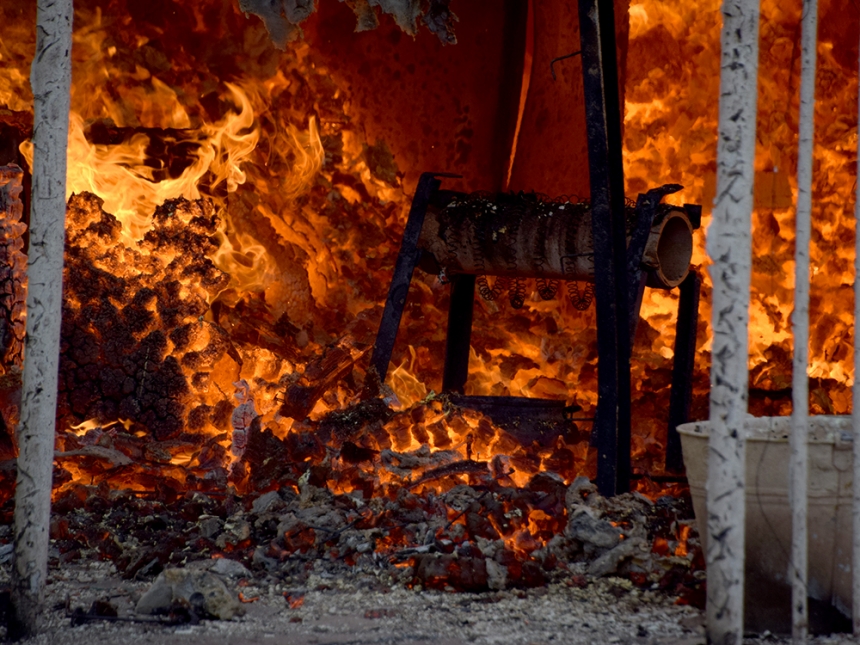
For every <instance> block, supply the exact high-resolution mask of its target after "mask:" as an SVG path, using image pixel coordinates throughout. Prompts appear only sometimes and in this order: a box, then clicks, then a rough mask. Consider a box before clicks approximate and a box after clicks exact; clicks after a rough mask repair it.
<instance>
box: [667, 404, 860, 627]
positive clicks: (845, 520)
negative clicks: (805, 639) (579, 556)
mask: <svg viewBox="0 0 860 645" xmlns="http://www.w3.org/2000/svg"><path fill="white" fill-rule="evenodd" d="M809 423H810V428H809V430H810V439H809V514H808V527H809V597H810V621H811V623H812V625H811V626H812V628H813V629H815V630H816V631H824V632H827V633H829V632H831V631H834V630H836V629H838V628H839V627H841V626H843V625H837V624H836V623H841V622H844V621H845V618H846V617H850V616H851V538H852V528H851V482H852V474H851V463H852V440H851V418H850V417H847V416H816V417H810V421H809ZM790 424H791V419H790V418H789V417H764V418H755V417H749V418H748V421H747V424H746V428H745V429H746V432H747V435H746V436H747V445H746V446H747V447H746V449H747V464H746V491H747V495H746V515H747V516H746V566H745V569H746V601H745V606H744V611H745V622H746V627H747V629H750V630H754V631H763V630H765V629H769V630H770V631H772V632H786V631H787V632H790V631H791V615H790V611H789V605H790V598H791V591H790V586H789V579H788V567H789V553H790V551H791V508H790V507H789V502H788V463H789V455H790V451H789V445H788V436H789V432H790ZM709 431H710V423H709V422H707V421H704V422H698V423H687V424H684V425H681V426H679V427H678V432H680V434H681V444H682V447H683V451H684V464H685V466H686V469H687V477H688V479H689V482H690V493H691V495H692V497H693V507H694V510H695V513H696V519H697V524H698V526H699V533H700V535H701V539H702V544H703V546H706V544H705V542H706V539H707V531H706V521H705V520H704V518H706V517H707V509H706V503H705V502H706V496H705V482H706V480H707V476H708V434H709ZM832 608H835V609H836V610H838V613H837V612H836V611H833V609H832ZM840 613H841V614H842V616H840V615H839V614H840Z"/></svg>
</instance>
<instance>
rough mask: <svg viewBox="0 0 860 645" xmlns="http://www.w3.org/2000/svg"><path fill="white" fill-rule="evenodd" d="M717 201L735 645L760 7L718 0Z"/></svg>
mask: <svg viewBox="0 0 860 645" xmlns="http://www.w3.org/2000/svg"><path fill="white" fill-rule="evenodd" d="M722 13H723V29H722V37H721V50H722V51H721V61H720V68H721V69H720V116H719V126H718V140H717V194H716V198H715V200H714V210H713V219H712V222H711V227H710V229H709V230H708V241H707V249H708V255H710V257H711V260H712V262H713V264H712V265H711V267H710V272H711V277H712V280H713V285H714V291H713V318H712V326H713V330H714V341H713V350H712V356H713V359H712V361H713V362H712V365H711V396H710V399H711V401H710V402H711V405H710V408H711V411H710V420H711V437H710V441H709V451H708V479H707V484H706V489H707V505H708V552H707V566H708V599H707V638H708V642H709V643H719V644H720V645H731V644H733V643H734V644H736V645H741V642H742V639H743V625H744V612H743V609H744V548H745V547H744V545H745V535H744V523H745V520H746V489H745V483H746V438H745V436H744V421H745V418H746V414H747V397H748V393H749V366H748V365H749V339H748V334H749V301H750V274H751V271H752V239H751V238H752V231H751V228H752V227H751V219H752V208H753V178H754V175H755V172H754V164H753V161H754V159H755V130H756V99H757V94H758V92H757V90H758V24H759V3H758V0H723V5H722Z"/></svg>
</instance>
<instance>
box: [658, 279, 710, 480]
mask: <svg viewBox="0 0 860 645" xmlns="http://www.w3.org/2000/svg"><path fill="white" fill-rule="evenodd" d="M700 286H701V279H700V278H699V274H698V273H697V272H696V271H695V270H692V271H690V274H689V275H688V276H687V278H686V279H685V280H684V281H683V282H682V283H681V299H680V302H679V303H678V324H677V327H676V332H675V358H674V364H673V366H672V393H671V395H670V397H669V434H668V439H667V441H666V470H669V471H674V472H680V471H682V470H684V456H683V454H682V453H681V437H680V435H679V434H678V426H679V425H681V424H682V423H686V422H687V421H688V420H689V418H690V405H691V404H692V401H693V367H694V364H695V358H696V328H697V327H698V323H699V290H700Z"/></svg>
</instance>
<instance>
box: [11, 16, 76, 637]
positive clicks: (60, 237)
mask: <svg viewBox="0 0 860 645" xmlns="http://www.w3.org/2000/svg"><path fill="white" fill-rule="evenodd" d="M72 14H73V9H72V0H38V4H37V18H36V20H37V24H36V54H35V57H34V58H33V66H32V68H31V70H30V84H31V85H32V88H33V97H34V116H33V118H34V125H33V148H34V153H33V194H32V199H31V201H30V204H31V215H30V248H29V262H28V269H27V277H28V293H27V338H26V342H25V345H24V374H23V389H22V394H21V424H20V427H19V431H18V478H17V482H16V489H15V564H14V567H13V569H12V611H11V612H10V615H9V635H10V636H11V637H12V638H23V637H27V636H31V635H33V634H35V633H36V632H37V631H38V628H39V620H40V617H41V612H42V596H43V595H44V588H45V578H46V577H47V573H48V527H49V522H50V513H51V474H52V472H53V465H54V425H55V420H56V414H57V380H58V371H59V367H58V366H59V354H60V315H61V310H62V288H63V246H64V240H65V218H66V154H67V147H68V139H69V105H70V101H71V82H72V67H71V53H72V17H73V16H72Z"/></svg>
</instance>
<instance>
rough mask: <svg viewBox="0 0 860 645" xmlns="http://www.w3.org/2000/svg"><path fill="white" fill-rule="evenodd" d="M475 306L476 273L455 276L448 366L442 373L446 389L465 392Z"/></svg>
mask: <svg viewBox="0 0 860 645" xmlns="http://www.w3.org/2000/svg"><path fill="white" fill-rule="evenodd" d="M474 306H475V276H473V275H458V276H455V277H454V278H453V279H452V280H451V308H450V309H449V310H448V337H447V339H446V341H445V369H444V371H443V372H442V391H443V392H456V393H457V394H464V393H465V389H466V379H467V378H468V376H469V345H470V343H471V340H472V313H473V310H474Z"/></svg>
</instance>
